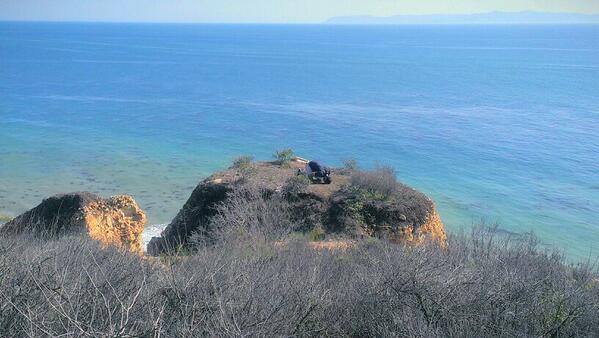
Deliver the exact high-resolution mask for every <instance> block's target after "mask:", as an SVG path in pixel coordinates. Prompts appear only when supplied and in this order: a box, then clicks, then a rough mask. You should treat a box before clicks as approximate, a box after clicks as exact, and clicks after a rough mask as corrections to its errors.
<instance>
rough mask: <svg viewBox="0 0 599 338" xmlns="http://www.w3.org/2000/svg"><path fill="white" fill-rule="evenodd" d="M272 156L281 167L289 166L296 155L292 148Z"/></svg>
mask: <svg viewBox="0 0 599 338" xmlns="http://www.w3.org/2000/svg"><path fill="white" fill-rule="evenodd" d="M272 156H273V157H274V158H275V162H276V163H277V164H279V165H281V166H287V165H289V162H290V161H291V160H292V159H293V156H294V153H293V150H292V149H291V148H287V149H281V150H277V151H275V152H274V153H273V154H272Z"/></svg>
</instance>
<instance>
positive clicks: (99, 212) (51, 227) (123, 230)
mask: <svg viewBox="0 0 599 338" xmlns="http://www.w3.org/2000/svg"><path fill="white" fill-rule="evenodd" d="M145 222H146V216H145V214H144V212H143V211H142V210H141V209H140V208H139V206H138V205H137V203H136V202H135V200H134V199H133V198H132V197H131V196H126V195H119V196H113V197H110V198H108V199H103V198H101V197H99V196H97V195H94V194H92V193H89V192H79V193H70V194H62V195H56V196H52V197H50V198H47V199H45V200H43V201H42V203H40V204H39V205H38V206H36V207H35V208H33V209H31V210H29V211H27V212H25V213H23V214H22V215H20V216H17V217H16V218H15V219H13V220H12V221H10V222H8V223H6V224H5V225H4V226H2V227H1V228H0V233H1V234H5V235H11V234H20V233H24V232H29V233H31V234H34V235H36V236H38V237H42V238H52V237H57V236H62V235H66V234H74V233H84V234H87V235H88V236H89V237H91V238H92V239H95V240H97V241H99V242H100V243H102V244H104V245H115V246H118V247H121V248H124V249H127V250H129V251H131V252H135V253H139V254H141V253H142V241H141V234H142V232H143V229H144V225H145Z"/></svg>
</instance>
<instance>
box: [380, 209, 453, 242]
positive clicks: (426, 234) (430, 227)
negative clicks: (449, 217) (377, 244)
mask: <svg viewBox="0 0 599 338" xmlns="http://www.w3.org/2000/svg"><path fill="white" fill-rule="evenodd" d="M390 239H391V240H392V241H393V242H396V243H407V244H413V245H420V244H423V243H426V242H428V241H431V242H434V243H437V244H439V245H440V246H442V247H445V245H446V244H447V235H446V234H445V227H444V226H443V222H441V217H439V214H438V213H437V210H436V209H433V211H432V212H431V213H430V214H429V215H428V216H427V218H426V220H425V222H424V223H423V224H420V225H418V226H417V227H416V230H414V226H413V225H412V224H410V225H406V226H403V227H399V228H398V229H397V231H395V232H393V233H392V234H391V235H390Z"/></svg>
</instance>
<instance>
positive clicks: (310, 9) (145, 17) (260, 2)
mask: <svg viewBox="0 0 599 338" xmlns="http://www.w3.org/2000/svg"><path fill="white" fill-rule="evenodd" d="M521 10H537V11H550V12H575V13H587V14H595V13H599V0H0V20H51V21H166V22H296V23H297V22H320V21H324V20H326V19H327V18H330V17H333V16H345V15H376V16H390V15H397V14H439V13H453V14H457V13H476V12H488V11H521Z"/></svg>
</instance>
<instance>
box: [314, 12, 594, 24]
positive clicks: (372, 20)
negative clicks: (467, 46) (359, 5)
mask: <svg viewBox="0 0 599 338" xmlns="http://www.w3.org/2000/svg"><path fill="white" fill-rule="evenodd" d="M325 23H327V24H351V25H407V24H421V25H428V24H442V25H448V24H599V14H580V13H550V12H535V11H522V12H488V13H476V14H429V15H395V16H388V17H377V16H339V17H333V18H330V19H328V20H327V21H326V22H325Z"/></svg>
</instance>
